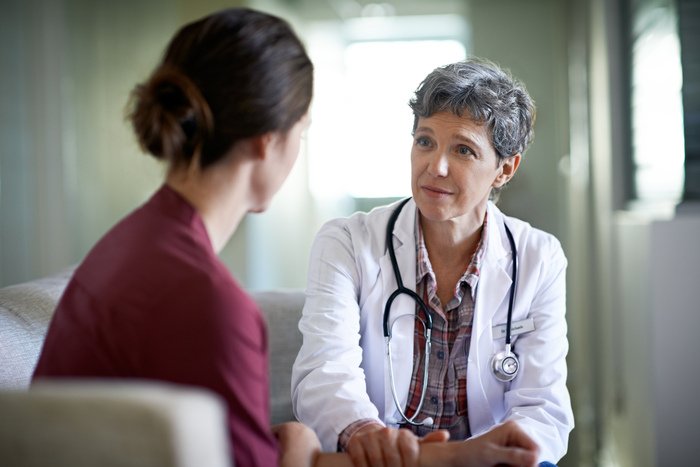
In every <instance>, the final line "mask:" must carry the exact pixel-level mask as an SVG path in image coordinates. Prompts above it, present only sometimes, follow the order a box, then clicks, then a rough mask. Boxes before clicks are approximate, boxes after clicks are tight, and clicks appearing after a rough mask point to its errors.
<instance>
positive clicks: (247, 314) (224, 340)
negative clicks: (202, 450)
mask: <svg viewBox="0 0 700 467" xmlns="http://www.w3.org/2000/svg"><path fill="white" fill-rule="evenodd" d="M45 376H56V377H61V376H65V377H79V376H85V377H128V378H146V379H154V380H161V381H169V382H173V383H180V384H186V385H193V386H201V387H204V388H208V389H211V390H213V391H214V392H216V393H218V394H219V395H221V396H222V397H223V398H224V399H225V401H226V402H227V404H228V425H229V432H230V440H231V444H232V446H233V453H234V459H235V464H236V465H240V466H253V465H260V466H270V465H276V464H277V445H276V441H275V439H274V436H273V435H272V432H271V431H270V425H269V419H270V418H269V397H268V395H269V386H268V363H267V336H266V330H265V322H264V319H263V316H262V314H261V313H260V310H259V308H258V307H257V305H256V304H255V302H253V300H252V299H251V298H250V297H249V296H248V295H247V294H246V293H245V292H244V291H243V290H242V289H241V287H240V286H239V285H238V284H237V283H236V282H235V280H234V279H233V277H231V274H230V273H229V271H228V270H227V269H226V267H225V266H224V264H223V263H222V262H221V261H220V260H219V258H218V257H217V255H216V253H215V252H214V251H213V249H212V247H211V243H210V241H209V237H208V235H207V232H206V229H205V227H204V223H203V221H202V218H201V217H200V216H199V214H197V212H196V211H195V210H194V208H193V207H192V206H191V205H190V204H189V203H188V202H187V201H186V200H185V199H184V198H182V197H181V196H180V195H179V194H178V193H176V192H175V191H174V190H172V189H171V188H169V187H168V186H165V185H164V186H163V187H162V188H161V189H160V190H159V191H158V192H157V193H155V194H154V195H153V197H152V198H151V199H150V200H149V201H148V202H147V203H146V204H144V205H143V206H142V207H141V208H139V209H137V210H136V211H134V212H133V213H131V214H130V215H129V216H127V217H126V218H125V219H123V220H122V221H121V222H120V223H118V224H117V225H116V226H115V227H114V228H112V230H111V231H109V232H108V233H107V234H106V235H105V236H104V237H103V238H102V239H101V240H100V241H99V242H98V243H97V245H96V246H95V247H94V248H93V250H92V251H91V252H90V253H89V254H88V256H87V257H86V258H85V260H84V261H83V263H82V264H81V265H80V267H79V268H78V269H77V270H76V272H75V274H74V276H73V278H72V279H71V281H70V282H69V283H68V286H67V287H66V290H65V292H64V294H63V297H61V300H60V302H59V304H58V308H57V309H56V312H55V314H54V316H53V319H52V321H51V325H50V326H49V330H48V333H47V335H46V340H45V342H44V347H43V349H42V352H41V356H40V357H39V362H38V364H37V367H36V370H35V371H34V378H40V377H45Z"/></svg>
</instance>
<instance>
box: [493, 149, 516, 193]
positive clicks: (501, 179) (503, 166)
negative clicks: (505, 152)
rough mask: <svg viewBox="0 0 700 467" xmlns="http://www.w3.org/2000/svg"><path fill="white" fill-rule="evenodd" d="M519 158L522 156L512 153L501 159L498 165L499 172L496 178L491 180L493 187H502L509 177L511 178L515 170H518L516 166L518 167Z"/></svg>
mask: <svg viewBox="0 0 700 467" xmlns="http://www.w3.org/2000/svg"><path fill="white" fill-rule="evenodd" d="M521 158H522V156H521V155H520V154H514V155H512V156H510V157H507V158H505V159H503V161H502V162H501V163H500V167H499V168H500V173H499V174H498V175H497V176H496V179H495V180H494V181H493V187H494V188H500V187H502V186H503V185H505V184H506V183H508V182H509V181H510V179H511V178H513V175H515V172H517V171H518V167H520V159H521Z"/></svg>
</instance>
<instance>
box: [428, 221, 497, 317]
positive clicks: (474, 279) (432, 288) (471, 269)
mask: <svg viewBox="0 0 700 467" xmlns="http://www.w3.org/2000/svg"><path fill="white" fill-rule="evenodd" d="M415 222H416V224H415V229H414V232H415V233H416V262H417V264H416V284H420V283H421V282H422V281H424V280H427V286H428V292H429V293H428V295H429V296H432V295H435V294H437V282H436V280H435V273H434V272H433V266H432V265H431V264H430V258H429V257H428V248H427V246H426V245H425V238H424V237H423V228H422V227H421V225H420V213H419V212H418V209H417V208H416V221H415ZM487 223H488V212H487V213H486V214H485V215H484V224H483V225H482V229H481V239H480V240H479V245H478V246H477V248H476V251H475V252H474V255H472V258H471V260H470V261H469V265H468V266H467V268H466V270H465V271H464V274H462V277H460V279H459V280H458V281H457V284H455V296H457V297H459V300H460V301H461V300H462V297H463V287H462V284H467V285H469V289H470V292H471V296H472V300H475V299H476V298H475V297H476V286H477V284H478V283H479V275H480V272H481V265H482V263H483V260H484V253H485V252H486V246H487V243H488V236H487V235H484V233H485V232H487ZM426 276H427V279H426ZM446 305H447V304H446V303H443V306H446Z"/></svg>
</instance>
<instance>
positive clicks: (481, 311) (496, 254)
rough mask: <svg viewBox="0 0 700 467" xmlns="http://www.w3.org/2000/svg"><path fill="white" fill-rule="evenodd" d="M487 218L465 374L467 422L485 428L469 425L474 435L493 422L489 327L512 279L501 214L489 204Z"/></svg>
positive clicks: (502, 310) (500, 311) (504, 310)
mask: <svg viewBox="0 0 700 467" xmlns="http://www.w3.org/2000/svg"><path fill="white" fill-rule="evenodd" d="M488 216H489V217H488V223H487V232H486V234H487V235H488V244H487V247H486V252H485V254H484V260H483V263H482V267H481V272H480V276H479V285H478V286H477V287H478V288H477V294H476V301H475V304H474V323H473V327H472V329H473V332H472V336H473V337H472V345H471V347H470V356H469V361H470V362H471V363H470V367H469V370H468V375H467V378H468V381H469V383H468V385H467V387H468V396H467V398H468V401H469V420H470V423H472V424H475V425H479V424H478V423H477V420H478V421H480V422H483V424H484V426H472V427H471V428H472V432H473V433H479V432H481V431H483V430H484V429H486V426H487V425H489V426H490V425H492V424H493V423H494V422H495V421H494V420H493V414H492V412H491V408H490V405H489V402H488V399H489V398H488V394H489V392H490V389H489V387H490V384H491V383H492V382H493V381H495V379H494V378H491V377H490V376H488V373H490V369H489V368H488V365H489V363H490V360H491V355H492V354H493V338H492V332H491V328H492V326H493V325H494V324H498V323H494V319H496V320H498V319H500V317H501V315H503V317H505V315H506V313H507V303H506V304H505V308H504V306H503V304H504V303H505V302H504V300H506V299H507V294H508V291H509V290H510V286H511V278H510V275H509V274H508V272H507V270H506V267H508V265H509V264H510V248H509V247H508V248H506V245H507V242H508V239H507V237H506V233H505V229H504V227H503V215H502V214H501V212H500V211H499V210H498V209H497V208H496V207H495V206H493V205H492V204H491V203H489V208H488ZM504 242H505V245H504ZM497 314H498V316H496V315H497ZM481 375H487V376H484V377H482V376H481ZM491 380H493V381H491Z"/></svg>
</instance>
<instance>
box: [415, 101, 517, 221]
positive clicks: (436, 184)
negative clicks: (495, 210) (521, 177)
mask: <svg viewBox="0 0 700 467" xmlns="http://www.w3.org/2000/svg"><path fill="white" fill-rule="evenodd" d="M515 158H516V157H515V156H514V157H509V158H508V159H506V160H505V161H504V162H502V163H500V164H499V161H498V156H497V154H496V150H495V149H494V147H493V144H492V143H491V138H490V137H489V132H488V129H487V128H486V127H485V126H484V125H481V124H479V123H476V122H475V121H473V120H472V119H471V118H469V116H468V115H463V116H462V117H459V116H457V115H455V114H453V113H451V112H439V113H436V114H434V115H431V116H430V117H425V118H423V117H421V118H419V119H418V124H417V125H416V130H415V133H414V137H413V148H412V150H411V189H412V191H413V198H414V199H415V201H416V204H417V205H418V209H419V210H420V212H421V214H422V216H423V217H424V218H426V219H427V220H429V221H446V220H453V219H455V220H456V219H458V218H465V216H466V218H467V219H471V220H473V221H476V222H483V217H484V213H485V211H486V203H487V201H488V199H489V194H490V193H491V188H492V187H498V186H502V185H503V184H504V183H506V182H507V181H508V180H509V179H510V177H511V176H512V174H513V173H514V172H515V169H517V163H518V162H519V159H520V156H519V155H518V156H517V159H518V160H517V161H515V160H514V159H515ZM513 166H514V167H513Z"/></svg>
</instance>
